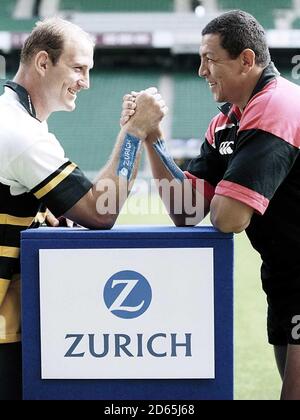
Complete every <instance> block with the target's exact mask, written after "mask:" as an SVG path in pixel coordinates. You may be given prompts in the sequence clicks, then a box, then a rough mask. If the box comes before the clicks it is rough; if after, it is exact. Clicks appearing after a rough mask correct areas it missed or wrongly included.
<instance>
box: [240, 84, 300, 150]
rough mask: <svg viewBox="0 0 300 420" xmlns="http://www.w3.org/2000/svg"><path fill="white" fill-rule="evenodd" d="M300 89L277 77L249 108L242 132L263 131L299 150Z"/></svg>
mask: <svg viewBox="0 0 300 420" xmlns="http://www.w3.org/2000/svg"><path fill="white" fill-rule="evenodd" d="M299 103H300V87H299V86H298V85H295V84H294V83H292V82H290V81H288V80H286V79H284V78H283V77H278V78H276V79H275V80H272V81H271V82H270V83H268V84H267V85H266V86H265V88H264V89H263V90H262V91H261V92H259V93H258V94H256V95H255V96H254V97H253V98H252V99H251V100H250V102H249V103H248V105H247V106H246V108H245V110H244V112H243V114H242V118H241V122H240V128H239V131H246V130H262V131H265V132H269V133H271V134H273V135H275V136H277V137H279V138H281V139H283V140H285V141H287V142H288V143H290V144H292V145H294V146H296V147H300V137H299V127H300V124H299V122H300V107H299Z"/></svg>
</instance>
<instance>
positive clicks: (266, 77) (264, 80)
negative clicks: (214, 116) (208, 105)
mask: <svg viewBox="0 0 300 420" xmlns="http://www.w3.org/2000/svg"><path fill="white" fill-rule="evenodd" d="M278 76H280V73H279V71H278V70H277V68H276V67H275V65H274V63H273V62H272V61H271V62H270V64H269V65H268V66H267V67H266V68H265V69H264V71H263V72H262V74H261V76H260V78H259V80H258V82H257V84H256V86H255V88H254V90H253V92H252V94H251V96H250V98H249V101H250V100H251V99H252V98H253V96H255V95H256V94H257V93H258V92H260V91H261V90H263V88H264V87H265V86H266V85H267V84H268V83H269V82H271V81H272V80H274V79H275V78H276V77H278ZM249 101H248V103H249ZM218 109H219V110H220V111H221V112H222V113H223V114H224V115H226V116H227V117H228V118H229V119H230V120H231V121H232V122H233V123H234V124H237V123H238V122H239V120H240V118H241V112H240V110H239V109H238V107H237V106H235V105H232V104H231V103H229V102H227V103H225V104H224V105H222V106H220V107H218Z"/></svg>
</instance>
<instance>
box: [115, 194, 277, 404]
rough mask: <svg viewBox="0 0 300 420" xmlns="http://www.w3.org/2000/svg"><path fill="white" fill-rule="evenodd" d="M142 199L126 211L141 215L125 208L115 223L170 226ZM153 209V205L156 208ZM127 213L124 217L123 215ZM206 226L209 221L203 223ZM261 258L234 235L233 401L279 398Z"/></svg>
mask: <svg viewBox="0 0 300 420" xmlns="http://www.w3.org/2000/svg"><path fill="white" fill-rule="evenodd" d="M145 201H146V200H144V198H143V197H140V196H135V195H133V196H132V197H130V198H129V201H128V205H129V208H131V210H132V209H136V208H137V207H138V206H142V208H143V214H141V215H130V214H128V211H126V210H127V209H128V208H127V209H126V208H125V211H123V212H122V213H121V215H120V216H119V218H118V221H117V223H118V224H129V225H136V224H144V225H145V224H156V225H172V221H171V219H170V218H169V216H168V215H167V214H166V212H165V211H164V209H163V207H162V206H161V205H160V204H159V205H158V207H159V209H160V212H159V214H155V215H154V214H149V212H148V213H147V205H145ZM155 207H156V206H155ZM125 213H127V214H125ZM203 224H209V220H208V219H206V220H204V221H203ZM259 270H260V257H259V255H258V254H257V253H256V252H255V251H254V250H253V249H252V248H251V246H250V244H249V241H248V239H247V237H246V235H245V234H244V233H242V234H239V235H235V264H234V284H235V290H234V294H235V296H234V319H235V322H234V334H235V340H234V352H235V362H234V364H235V372H234V380H235V399H236V400H275V399H278V398H279V395H280V388H281V383H280V382H281V381H280V377H279V374H278V373H277V368H276V365H275V360H274V356H273V349H272V346H270V345H269V344H268V342H267V336H266V301H265V295H264V293H263V291H262V289H261V284H260V278H259Z"/></svg>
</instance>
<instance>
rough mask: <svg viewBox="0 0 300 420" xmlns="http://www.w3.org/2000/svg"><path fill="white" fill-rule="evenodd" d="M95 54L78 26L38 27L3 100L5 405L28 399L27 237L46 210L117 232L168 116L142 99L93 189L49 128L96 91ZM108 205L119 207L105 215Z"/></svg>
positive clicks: (156, 98) (156, 99) (1, 345)
mask: <svg viewBox="0 0 300 420" xmlns="http://www.w3.org/2000/svg"><path fill="white" fill-rule="evenodd" d="M93 48H94V43H93V41H92V39H91V37H90V36H89V35H88V34H87V33H85V32H84V31H83V30H82V29H80V28H79V27H78V26H76V25H74V24H72V23H69V22H67V21H64V20H62V19H60V18H51V19H48V20H45V21H43V22H39V23H38V24H37V25H36V27H35V28H34V29H33V31H32V33H31V34H30V36H29V37H28V39H27V40H26V42H25V44H24V47H23V49H22V52H21V62H20V67H19V70H18V72H17V74H16V76H15V77H14V79H13V81H8V82H7V83H6V84H5V92H4V94H3V95H2V96H1V97H0V400H1V399H2V400H3V399H19V398H21V346H20V339H21V335H20V275H19V273H20V264H19V253H20V252H19V250H20V232H21V231H22V230H24V229H26V228H28V227H30V226H31V227H32V226H37V223H36V220H37V215H38V213H44V212H45V210H46V207H47V208H48V209H50V211H51V213H52V214H53V216H51V221H52V224H53V225H55V224H58V220H57V218H58V217H59V216H61V215H65V216H66V217H68V218H69V219H71V220H73V221H75V222H77V223H79V224H80V225H82V226H84V227H87V228H92V229H109V228H111V227H112V226H113V224H114V223H115V220H116V218H117V216H118V213H119V211H120V209H121V207H122V205H123V203H124V201H125V200H126V198H127V196H128V193H129V191H130V188H131V186H132V183H133V181H134V179H135V177H136V173H137V169H138V163H139V159H140V154H141V147H140V146H141V141H142V140H144V139H145V138H146V137H147V135H148V134H149V133H150V132H152V131H153V130H155V129H157V128H158V124H159V122H160V120H161V119H162V118H163V116H164V114H165V111H166V108H165V105H164V102H163V101H162V100H161V97H160V95H159V94H157V91H156V89H154V88H152V89H150V90H147V91H145V92H144V93H142V94H141V95H140V96H139V98H138V99H137V101H136V105H137V107H138V109H137V111H136V113H135V115H134V116H133V118H132V119H131V120H130V121H129V122H128V124H126V125H125V126H124V127H122V128H121V130H120V133H119V135H118V137H117V141H116V144H115V147H114V149H113V152H112V155H111V158H110V160H109V161H108V163H107V164H106V166H105V167H104V168H103V169H102V170H101V171H100V173H99V174H98V176H97V178H96V180H95V181H94V183H92V182H90V180H88V179H87V178H86V177H85V175H84V174H83V173H82V172H81V170H80V169H79V168H78V167H77V165H76V164H75V163H73V162H71V161H70V160H69V159H68V158H66V157H65V154H64V151H63V149H62V147H61V145H60V144H59V142H58V140H57V139H56V138H55V136H54V135H53V134H51V133H49V131H48V126H47V122H46V121H47V119H48V117H49V116H50V115H51V114H52V113H53V112H55V111H73V110H74V109H75V102H76V98H77V95H78V93H79V92H80V91H81V90H82V89H88V88H89V72H90V70H91V68H92V67H93ZM83 141H86V139H83ZM112 183H113V184H114V185H115V189H110V190H109V191H108V192H107V188H106V187H107V185H111V184H112ZM103 196H104V197H105V200H103ZM104 201H105V202H106V201H108V202H109V201H112V202H113V203H117V205H116V207H115V208H114V209H113V210H110V209H111V207H110V206H107V209H108V210H106V208H105V209H104V208H103V207H104V205H102V204H101V203H104ZM99 203H100V204H99Z"/></svg>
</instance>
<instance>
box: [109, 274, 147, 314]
mask: <svg viewBox="0 0 300 420" xmlns="http://www.w3.org/2000/svg"><path fill="white" fill-rule="evenodd" d="M151 299H152V291H151V287H150V285H149V283H148V281H147V280H146V278H145V277H144V276H142V275H141V274H140V273H137V272H136V271H131V270H125V271H119V272H118V273H116V274H114V275H113V276H112V277H110V278H109V280H108V281H107V283H106V285H105V287H104V302H105V305H106V306H107V308H108V310H109V311H110V312H111V313H113V314H114V315H115V316H117V317H119V318H127V319H128V318H137V317H139V316H140V315H142V314H143V313H144V312H145V311H146V310H147V309H148V307H149V305H150V303H151Z"/></svg>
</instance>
